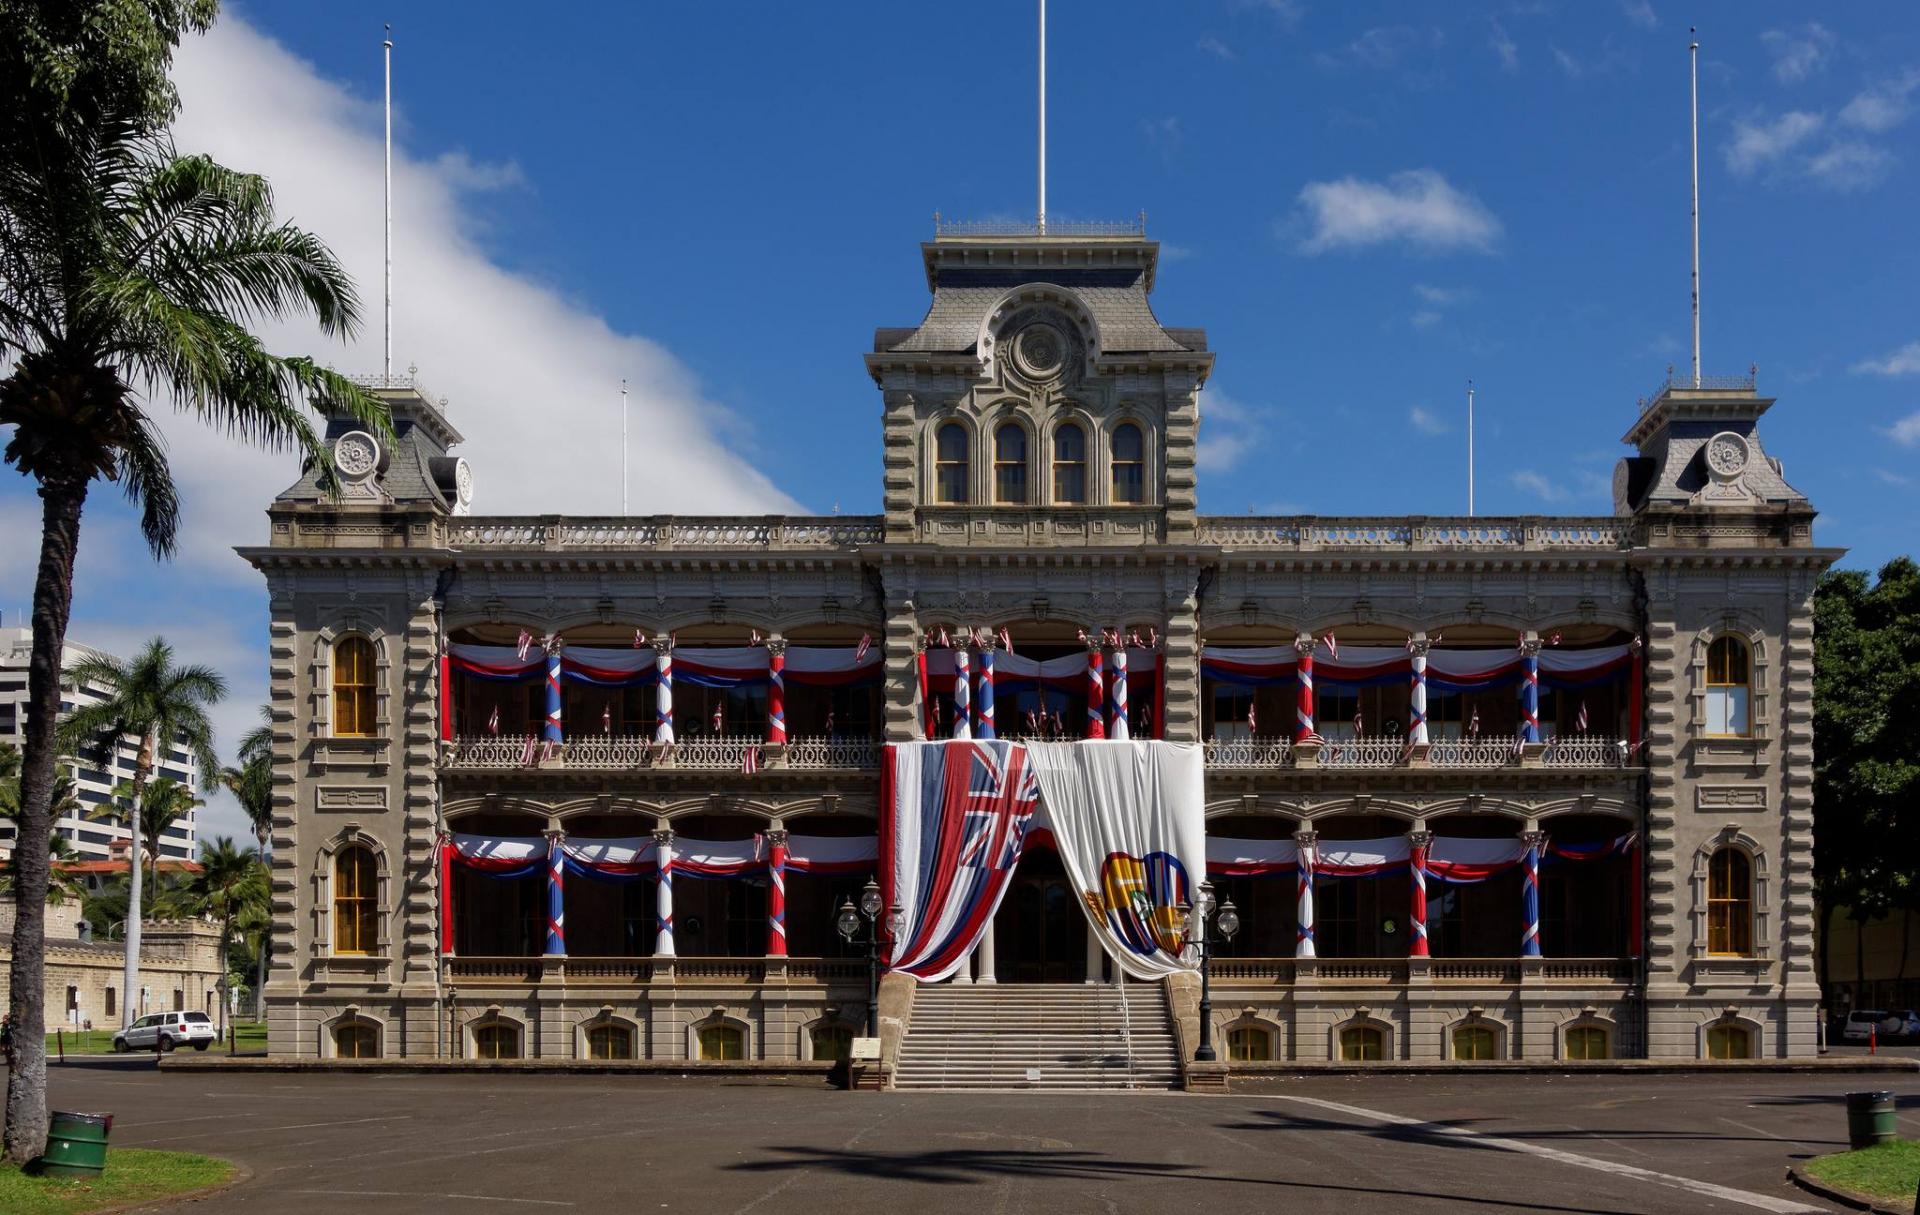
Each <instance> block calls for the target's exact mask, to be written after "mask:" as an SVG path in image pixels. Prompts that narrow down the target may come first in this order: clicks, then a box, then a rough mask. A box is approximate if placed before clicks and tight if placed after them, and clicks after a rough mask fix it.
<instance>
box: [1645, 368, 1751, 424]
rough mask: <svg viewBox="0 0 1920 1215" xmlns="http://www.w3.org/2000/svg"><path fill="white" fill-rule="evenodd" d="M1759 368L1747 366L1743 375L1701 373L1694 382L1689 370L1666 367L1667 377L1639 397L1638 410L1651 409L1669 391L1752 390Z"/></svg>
mask: <svg viewBox="0 0 1920 1215" xmlns="http://www.w3.org/2000/svg"><path fill="white" fill-rule="evenodd" d="M1759 379H1760V368H1759V367H1757V366H1754V367H1749V368H1747V374H1745V375H1703V376H1701V377H1700V380H1699V382H1698V383H1695V382H1694V378H1693V373H1692V372H1691V371H1675V370H1674V369H1673V368H1671V367H1669V368H1667V378H1666V379H1664V380H1661V381H1660V383H1658V384H1657V385H1655V386H1654V389H1653V391H1652V392H1651V393H1649V394H1647V395H1646V396H1644V397H1641V398H1640V411H1641V412H1642V413H1645V412H1646V411H1647V410H1649V409H1652V408H1653V406H1654V404H1655V403H1656V402H1658V401H1659V400H1660V398H1661V397H1664V396H1666V395H1667V394H1668V393H1670V392H1752V391H1754V389H1755V388H1756V387H1757V386H1758V382H1759Z"/></svg>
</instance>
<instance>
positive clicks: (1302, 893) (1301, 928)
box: [1293, 834, 1317, 958]
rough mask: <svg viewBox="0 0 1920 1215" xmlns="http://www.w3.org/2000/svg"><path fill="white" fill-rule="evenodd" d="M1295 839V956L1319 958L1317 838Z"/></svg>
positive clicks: (1309, 836) (1305, 836) (1310, 836)
mask: <svg viewBox="0 0 1920 1215" xmlns="http://www.w3.org/2000/svg"><path fill="white" fill-rule="evenodd" d="M1293 838H1294V847H1295V848H1296V849H1297V855H1298V858H1299V859H1298V861H1297V862H1296V870H1295V871H1296V872H1297V873H1298V875H1299V878H1298V880H1299V902H1298V903H1297V905H1296V907H1295V910H1294V916H1295V922H1296V923H1297V925H1298V927H1297V928H1296V930H1295V935H1294V945H1293V956H1294V957H1296V958H1311V957H1315V956H1317V955H1316V954H1315V953H1314V948H1313V861H1314V842H1315V840H1316V838H1317V837H1316V836H1314V835H1312V834H1306V835H1296V836H1294V837H1293Z"/></svg>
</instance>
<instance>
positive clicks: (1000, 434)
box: [993, 422, 1027, 506]
mask: <svg viewBox="0 0 1920 1215" xmlns="http://www.w3.org/2000/svg"><path fill="white" fill-rule="evenodd" d="M993 500H994V501H995V502H998V503H1000V504H1002V505H1004V506H1024V505H1025V504H1026V501H1027V432H1026V430H1025V429H1023V428H1022V427H1021V426H1020V424H1019V423H1017V422H1007V423H1005V424H1003V425H1002V426H1001V427H1000V429H998V430H996V431H994V432H993Z"/></svg>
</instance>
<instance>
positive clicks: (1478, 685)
mask: <svg viewBox="0 0 1920 1215" xmlns="http://www.w3.org/2000/svg"><path fill="white" fill-rule="evenodd" d="M1632 654H1633V648H1632V646H1631V645H1610V646H1596V647H1593V648H1591V649H1584V650H1567V649H1558V648H1551V649H1544V650H1542V651H1541V652H1540V656H1539V661H1540V682H1541V684H1543V685H1544V686H1546V687H1549V688H1561V689H1569V688H1584V687H1592V686H1594V685H1596V684H1602V683H1607V682H1609V681H1611V680H1615V679H1623V678H1625V677H1626V674H1627V672H1628V670H1629V669H1630V668H1631V666H1632ZM1299 658H1300V655H1299V654H1298V653H1297V652H1296V651H1295V650H1294V648H1293V647H1292V646H1290V645H1287V646H1244V647H1234V646H1208V647H1207V648H1206V650H1205V651H1204V652H1203V653H1202V654H1201V661H1200V673H1201V674H1202V675H1203V676H1205V677H1207V678H1209V679H1214V680H1218V681H1220V682H1222V683H1230V684H1238V685H1241V686H1244V687H1266V686H1269V685H1273V684H1290V683H1294V682H1296V681H1297V679H1298V676H1299ZM1426 660H1427V661H1426V676H1427V679H1426V682H1427V686H1428V688H1429V689H1430V690H1431V691H1433V692H1435V693H1439V694H1445V693H1449V692H1479V691H1485V690H1488V689H1491V688H1500V687H1506V686H1508V685H1511V684H1515V683H1518V682H1520V680H1521V679H1522V678H1523V676H1524V673H1525V657H1524V656H1523V655H1522V654H1520V653H1519V652H1518V651H1516V650H1512V649H1487V650H1443V649H1432V650H1429V651H1428V652H1427V654H1426ZM1413 670H1414V663H1413V655H1412V654H1411V653H1409V652H1408V651H1407V650H1406V649H1405V648H1404V647H1400V646H1342V647H1341V648H1340V652H1339V654H1338V656H1335V655H1333V654H1331V653H1327V652H1324V651H1323V652H1320V653H1316V654H1315V655H1314V658H1313V680H1314V682H1315V683H1316V684H1319V685H1321V686H1326V685H1328V684H1333V685H1338V686H1341V687H1365V686H1368V685H1373V684H1392V683H1408V682H1410V681H1411V680H1412V677H1413Z"/></svg>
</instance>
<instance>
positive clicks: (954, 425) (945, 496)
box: [933, 422, 970, 504]
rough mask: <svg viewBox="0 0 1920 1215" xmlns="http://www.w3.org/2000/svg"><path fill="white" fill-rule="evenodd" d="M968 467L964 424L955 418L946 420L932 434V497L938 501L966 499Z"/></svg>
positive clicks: (960, 500)
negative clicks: (949, 420)
mask: <svg viewBox="0 0 1920 1215" xmlns="http://www.w3.org/2000/svg"><path fill="white" fill-rule="evenodd" d="M969 471H970V461H969V459H968V453H967V428H966V427H964V426H962V425H960V423H958V422H948V423H947V424H946V425H945V426H942V427H941V428H940V429H939V430H938V431H937V432H936V433H935V434H934V437H933V489H934V495H935V497H936V498H937V499H938V500H939V501H941V502H951V503H956V504H959V503H964V502H966V500H967V480H968V476H969Z"/></svg>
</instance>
